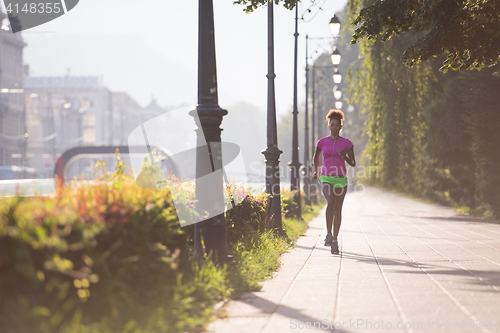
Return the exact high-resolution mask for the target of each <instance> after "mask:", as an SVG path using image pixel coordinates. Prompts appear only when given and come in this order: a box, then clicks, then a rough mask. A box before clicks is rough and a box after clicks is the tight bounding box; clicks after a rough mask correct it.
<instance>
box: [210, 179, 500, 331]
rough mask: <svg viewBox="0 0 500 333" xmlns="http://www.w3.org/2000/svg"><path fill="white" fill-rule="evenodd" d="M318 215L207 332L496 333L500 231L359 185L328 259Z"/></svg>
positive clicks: (499, 306) (499, 327) (499, 321)
mask: <svg viewBox="0 0 500 333" xmlns="http://www.w3.org/2000/svg"><path fill="white" fill-rule="evenodd" d="M324 218H325V217H324V209H323V210H322V211H321V213H320V214H319V216H318V217H316V218H315V219H313V221H311V223H310V224H309V230H308V231H307V233H306V234H305V235H304V236H302V237H300V238H299V240H298V242H297V247H296V248H295V249H294V250H293V251H291V252H289V253H287V254H285V255H283V257H282V267H281V269H280V270H279V271H278V272H277V273H276V274H275V277H274V278H273V279H271V280H268V281H265V282H264V283H263V288H262V291H260V292H254V293H248V294H245V295H244V296H243V297H242V299H240V300H236V301H231V302H229V303H228V304H227V306H226V310H227V313H228V316H229V318H228V319H219V320H217V321H215V322H214V323H212V324H211V326H210V331H211V332H217V333H226V332H228V333H229V332H231V333H233V332H238V333H243V332H270V333H271V332H272V333H274V332H328V331H335V332H409V333H412V332H415V333H417V332H500V225H499V224H495V223H492V221H488V220H485V219H481V218H476V217H472V216H468V215H466V214H460V213H457V212H454V211H453V210H452V209H451V208H447V207H443V206H440V205H429V204H425V203H422V202H418V201H415V200H412V199H408V198H404V197H401V196H398V195H396V194H393V193H389V192H384V191H382V190H379V189H374V188H367V189H366V191H364V192H358V193H349V194H348V195H347V196H346V199H345V204H344V210H343V222H342V228H341V235H340V238H339V241H340V248H341V255H332V254H331V253H330V248H329V247H325V246H323V240H324V238H325V235H326V230H325V222H324ZM486 326H489V327H488V328H486ZM335 327H337V329H335Z"/></svg>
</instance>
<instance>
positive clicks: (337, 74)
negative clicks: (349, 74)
mask: <svg viewBox="0 0 500 333" xmlns="http://www.w3.org/2000/svg"><path fill="white" fill-rule="evenodd" d="M340 82H342V74H340V71H339V70H338V68H337V69H335V72H334V73H333V83H336V84H339V83H340Z"/></svg>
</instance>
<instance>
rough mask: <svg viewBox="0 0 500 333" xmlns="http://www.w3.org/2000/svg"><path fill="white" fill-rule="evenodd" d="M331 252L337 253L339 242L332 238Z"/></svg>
mask: <svg viewBox="0 0 500 333" xmlns="http://www.w3.org/2000/svg"><path fill="white" fill-rule="evenodd" d="M331 252H332V254H339V242H338V241H336V240H334V241H332V250H331Z"/></svg>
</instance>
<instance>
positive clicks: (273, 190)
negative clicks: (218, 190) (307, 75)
mask: <svg viewBox="0 0 500 333" xmlns="http://www.w3.org/2000/svg"><path fill="white" fill-rule="evenodd" d="M273 6H274V5H273V1H268V2H267V33H268V38H267V60H268V61H267V68H268V72H267V76H266V77H267V148H266V149H265V150H263V151H262V154H264V156H265V158H266V161H265V162H266V194H268V196H269V197H268V213H267V225H268V228H269V229H272V230H275V231H277V232H278V233H282V232H283V224H282V219H281V194H280V170H279V157H280V155H281V153H283V151H282V150H280V149H279V148H278V133H277V126H276V101H275V92H274V78H275V77H276V75H275V74H274V22H273V15H274V13H273Z"/></svg>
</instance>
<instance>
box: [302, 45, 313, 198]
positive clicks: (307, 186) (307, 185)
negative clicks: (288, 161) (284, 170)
mask: <svg viewBox="0 0 500 333" xmlns="http://www.w3.org/2000/svg"><path fill="white" fill-rule="evenodd" d="M308 39H309V36H308V35H306V102H305V104H306V105H305V115H304V166H305V167H304V203H305V204H306V205H307V206H310V205H311V176H310V160H309V99H308V97H309V67H308V64H307V57H308V55H307V45H308ZM313 141H314V138H313Z"/></svg>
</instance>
